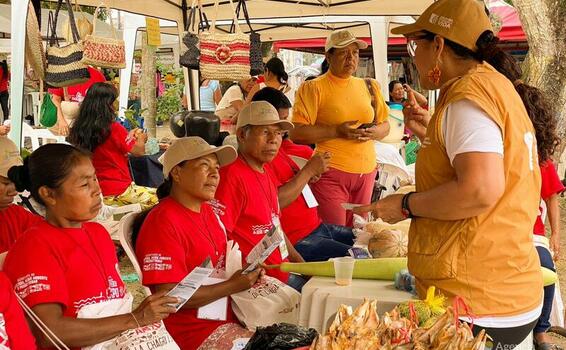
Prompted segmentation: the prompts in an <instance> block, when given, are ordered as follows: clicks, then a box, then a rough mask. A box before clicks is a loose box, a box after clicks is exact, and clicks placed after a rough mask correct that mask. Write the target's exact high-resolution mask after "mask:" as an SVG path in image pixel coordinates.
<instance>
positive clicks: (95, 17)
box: [92, 3, 118, 39]
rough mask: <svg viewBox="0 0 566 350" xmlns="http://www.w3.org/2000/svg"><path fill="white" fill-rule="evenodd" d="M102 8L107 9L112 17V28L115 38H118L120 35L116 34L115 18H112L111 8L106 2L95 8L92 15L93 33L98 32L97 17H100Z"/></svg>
mask: <svg viewBox="0 0 566 350" xmlns="http://www.w3.org/2000/svg"><path fill="white" fill-rule="evenodd" d="M102 8H105V9H106V13H107V14H108V16H107V17H109V18H110V28H112V35H113V36H114V39H118V35H117V34H116V28H114V20H113V19H112V14H111V11H110V8H109V7H108V5H106V4H105V3H101V4H100V5H98V6H97V7H96V9H95V10H94V13H93V15H92V35H94V34H96V22H97V20H96V19H97V18H98V15H99V12H100V9H102Z"/></svg>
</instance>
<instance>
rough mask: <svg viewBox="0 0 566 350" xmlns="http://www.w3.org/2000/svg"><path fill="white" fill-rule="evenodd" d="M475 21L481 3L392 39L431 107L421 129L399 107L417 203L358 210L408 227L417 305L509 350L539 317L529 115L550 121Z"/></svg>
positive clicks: (449, 8) (420, 112) (449, 4)
mask: <svg viewBox="0 0 566 350" xmlns="http://www.w3.org/2000/svg"><path fill="white" fill-rule="evenodd" d="M486 12H487V10H486V9H485V7H484V4H483V2H481V1H476V0H439V1H437V2H435V3H433V4H432V5H431V6H430V7H429V8H428V9H427V10H425V12H424V13H423V14H422V15H421V16H420V17H419V19H418V20H417V21H416V22H415V23H414V24H410V25H406V26H402V27H399V28H395V29H394V30H393V32H394V33H398V34H403V35H405V36H406V37H407V39H408V42H409V44H408V49H409V53H410V54H411V55H412V56H413V57H414V62H415V65H416V67H417V69H418V71H419V76H420V81H421V85H422V86H423V87H424V88H425V89H429V90H433V89H440V96H439V98H438V101H437V103H436V108H435V112H434V115H433V116H432V117H431V116H429V114H428V112H427V111H426V110H424V109H423V108H421V107H419V106H418V105H417V103H416V100H415V99H414V96H411V98H409V102H408V103H406V104H405V110H404V113H405V119H406V123H405V125H407V127H409V128H410V129H411V130H412V131H413V132H414V133H415V134H416V135H417V136H418V137H419V138H420V139H421V141H422V148H421V149H420V150H419V154H418V157H417V164H416V190H417V191H416V192H413V193H409V194H406V195H393V196H389V197H387V198H385V199H383V200H380V201H378V202H376V203H374V204H372V205H371V206H369V207H365V208H358V210H360V211H367V210H372V211H373V213H374V214H375V215H376V216H378V217H380V218H382V219H384V220H385V221H387V222H390V223H391V222H397V221H400V220H403V219H406V218H408V217H412V218H413V220H412V222H411V229H410V233H409V247H408V265H409V271H410V272H411V274H413V275H414V276H415V278H416V286H417V291H418V293H419V296H421V297H424V296H425V294H426V290H427V288H428V287H430V286H436V287H437V289H440V291H441V292H442V293H443V294H444V295H445V296H447V297H449V298H451V299H452V298H454V297H456V296H460V297H461V298H463V300H464V301H465V303H467V304H468V306H469V307H470V308H471V313H469V314H468V315H467V316H466V315H465V314H464V315H462V316H463V317H461V318H462V319H463V320H465V321H467V322H472V319H470V318H471V317H473V318H474V319H473V323H474V325H475V327H474V332H479V331H480V330H481V329H486V331H487V333H488V334H489V335H490V336H491V337H492V339H493V344H491V346H489V347H490V348H492V349H512V348H513V347H515V346H516V345H518V344H520V343H521V342H522V341H523V340H524V339H525V338H526V336H527V335H528V334H529V333H530V332H531V331H532V330H533V328H534V326H535V324H536V322H537V319H538V318H539V315H540V313H541V308H542V274H541V272H540V263H539V259H538V255H537V252H536V250H535V247H534V245H533V240H532V229H533V224H534V222H535V219H536V216H537V213H538V205H539V200H540V188H541V182H540V181H541V179H540V171H539V166H538V160H537V147H536V138H535V130H534V128H533V125H532V123H531V121H530V119H529V115H538V114H544V113H549V112H550V110H551V109H550V108H548V106H547V105H546V104H545V103H544V97H543V95H542V94H541V92H540V91H539V90H537V89H536V88H533V87H531V86H528V85H526V84H524V83H523V82H522V81H521V80H520V78H521V70H520V68H519V66H518V64H517V63H516V61H515V60H514V58H513V57H511V56H510V55H508V54H507V53H505V52H503V51H501V50H500V49H499V48H498V46H497V42H498V38H497V37H495V36H494V34H493V29H492V27H491V23H490V21H489V17H488V15H487V13H486ZM472 313H473V315H472Z"/></svg>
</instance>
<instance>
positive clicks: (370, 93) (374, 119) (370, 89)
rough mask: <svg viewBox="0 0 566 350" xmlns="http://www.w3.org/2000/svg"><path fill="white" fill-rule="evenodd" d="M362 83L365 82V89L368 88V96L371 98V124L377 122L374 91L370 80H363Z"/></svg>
mask: <svg viewBox="0 0 566 350" xmlns="http://www.w3.org/2000/svg"><path fill="white" fill-rule="evenodd" d="M364 81H365V82H366V87H367V88H368V91H369V95H370V97H371V107H372V108H373V122H374V123H375V122H376V121H377V96H375V91H374V90H373V86H372V85H371V79H370V78H365V79H364Z"/></svg>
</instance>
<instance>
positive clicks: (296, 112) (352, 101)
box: [290, 30, 389, 226]
mask: <svg viewBox="0 0 566 350" xmlns="http://www.w3.org/2000/svg"><path fill="white" fill-rule="evenodd" d="M367 46H368V45H367V44H366V43H365V42H364V41H362V40H358V39H356V37H355V36H354V35H352V33H350V32H349V31H347V30H338V31H334V32H332V33H331V34H330V36H329V37H328V38H327V39H326V45H325V50H326V59H327V61H328V63H329V65H330V68H329V70H328V72H327V73H326V74H323V75H322V76H320V77H318V78H316V79H314V80H311V81H308V82H305V83H304V84H303V85H302V86H301V87H300V88H299V90H298V92H297V96H296V98H295V105H294V106H293V123H294V124H295V129H294V130H292V131H291V133H290V136H291V139H292V140H293V141H295V142H296V143H302V144H316V153H325V152H329V153H330V154H331V155H332V159H331V161H330V169H329V171H327V172H326V173H324V174H323V175H322V177H321V179H320V181H318V182H317V183H315V184H313V186H312V190H313V192H314V195H315V197H316V199H317V201H318V203H319V209H318V211H319V214H320V216H321V218H322V220H323V222H324V223H327V224H335V225H342V226H345V225H346V226H351V224H352V213H351V212H348V213H347V212H346V210H344V208H343V207H342V206H341V204H342V203H359V204H367V203H368V202H369V201H370V200H371V194H372V190H373V184H374V180H375V174H376V166H377V163H376V157H375V148H374V141H375V140H381V139H382V138H384V137H385V136H387V135H388V133H389V122H388V121H387V118H388V107H387V105H386V104H385V101H384V99H383V96H382V95H381V90H380V88H379V86H378V84H377V82H376V81H375V80H368V81H364V79H360V78H356V77H354V76H353V74H354V73H355V72H356V70H357V68H358V61H359V52H360V49H365V48H367Z"/></svg>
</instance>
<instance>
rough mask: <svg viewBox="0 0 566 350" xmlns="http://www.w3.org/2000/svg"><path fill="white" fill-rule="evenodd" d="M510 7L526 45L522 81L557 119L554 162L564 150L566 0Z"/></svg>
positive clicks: (533, 0)
mask: <svg viewBox="0 0 566 350" xmlns="http://www.w3.org/2000/svg"><path fill="white" fill-rule="evenodd" d="M513 5H514V6H515V7H516V8H517V10H518V12H519V17H520V19H521V23H522V25H523V30H524V31H525V33H526V34H527V40H528V43H529V53H528V54H527V58H526V60H525V63H524V65H523V71H524V74H525V81H526V83H528V84H529V85H532V86H536V87H538V88H539V89H541V90H542V91H543V92H544V93H545V95H546V97H547V98H548V100H549V101H550V103H551V108H552V109H553V112H554V113H555V114H556V116H557V118H558V128H557V130H558V133H559V136H560V138H561V140H562V142H561V145H560V147H559V149H558V151H557V152H556V154H555V159H556V160H557V161H558V159H559V158H560V155H561V154H562V153H563V152H564V150H565V148H566V84H565V83H564V80H565V79H566V26H564V24H563V19H564V16H565V15H566V0H513ZM560 175H561V176H563V175H564V174H563V173H562V174H560Z"/></svg>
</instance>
